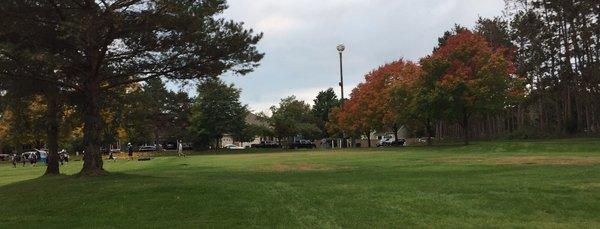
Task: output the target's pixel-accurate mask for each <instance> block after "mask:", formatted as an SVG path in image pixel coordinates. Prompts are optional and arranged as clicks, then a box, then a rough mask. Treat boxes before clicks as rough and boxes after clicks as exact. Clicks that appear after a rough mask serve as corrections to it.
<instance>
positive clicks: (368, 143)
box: [365, 131, 371, 148]
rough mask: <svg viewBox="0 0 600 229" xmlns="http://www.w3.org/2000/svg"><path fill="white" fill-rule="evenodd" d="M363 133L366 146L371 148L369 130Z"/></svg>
mask: <svg viewBox="0 0 600 229" xmlns="http://www.w3.org/2000/svg"><path fill="white" fill-rule="evenodd" d="M365 135H366V136H367V146H368V147H369V148H371V131H366V132H365Z"/></svg>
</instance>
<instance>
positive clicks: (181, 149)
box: [177, 140, 185, 157]
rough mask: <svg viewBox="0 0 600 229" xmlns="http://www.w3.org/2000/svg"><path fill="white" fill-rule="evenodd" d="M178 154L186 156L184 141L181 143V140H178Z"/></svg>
mask: <svg viewBox="0 0 600 229" xmlns="http://www.w3.org/2000/svg"><path fill="white" fill-rule="evenodd" d="M177 156H179V157H181V156H183V157H185V153H183V143H181V140H179V141H177Z"/></svg>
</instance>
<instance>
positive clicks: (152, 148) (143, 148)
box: [138, 145, 158, 152]
mask: <svg viewBox="0 0 600 229" xmlns="http://www.w3.org/2000/svg"><path fill="white" fill-rule="evenodd" d="M138 151H140V152H152V151H158V148H156V146H154V145H145V146H140V148H139V149H138Z"/></svg>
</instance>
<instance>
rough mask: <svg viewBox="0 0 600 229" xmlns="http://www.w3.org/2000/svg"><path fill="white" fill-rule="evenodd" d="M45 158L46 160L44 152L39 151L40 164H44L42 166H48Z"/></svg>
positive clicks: (46, 156) (46, 155) (46, 154)
mask: <svg viewBox="0 0 600 229" xmlns="http://www.w3.org/2000/svg"><path fill="white" fill-rule="evenodd" d="M47 158H48V153H46V151H40V162H41V163H44V165H48V163H46V159H47Z"/></svg>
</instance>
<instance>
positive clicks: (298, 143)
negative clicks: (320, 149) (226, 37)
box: [290, 140, 317, 149]
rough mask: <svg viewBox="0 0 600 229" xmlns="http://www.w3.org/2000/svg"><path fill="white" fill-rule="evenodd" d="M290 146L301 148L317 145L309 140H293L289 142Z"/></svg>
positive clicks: (315, 146)
mask: <svg viewBox="0 0 600 229" xmlns="http://www.w3.org/2000/svg"><path fill="white" fill-rule="evenodd" d="M290 148H292V149H301V148H305V149H314V148H317V145H315V144H314V143H312V142H311V141H309V140H298V141H294V142H293V143H292V144H290Z"/></svg>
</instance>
